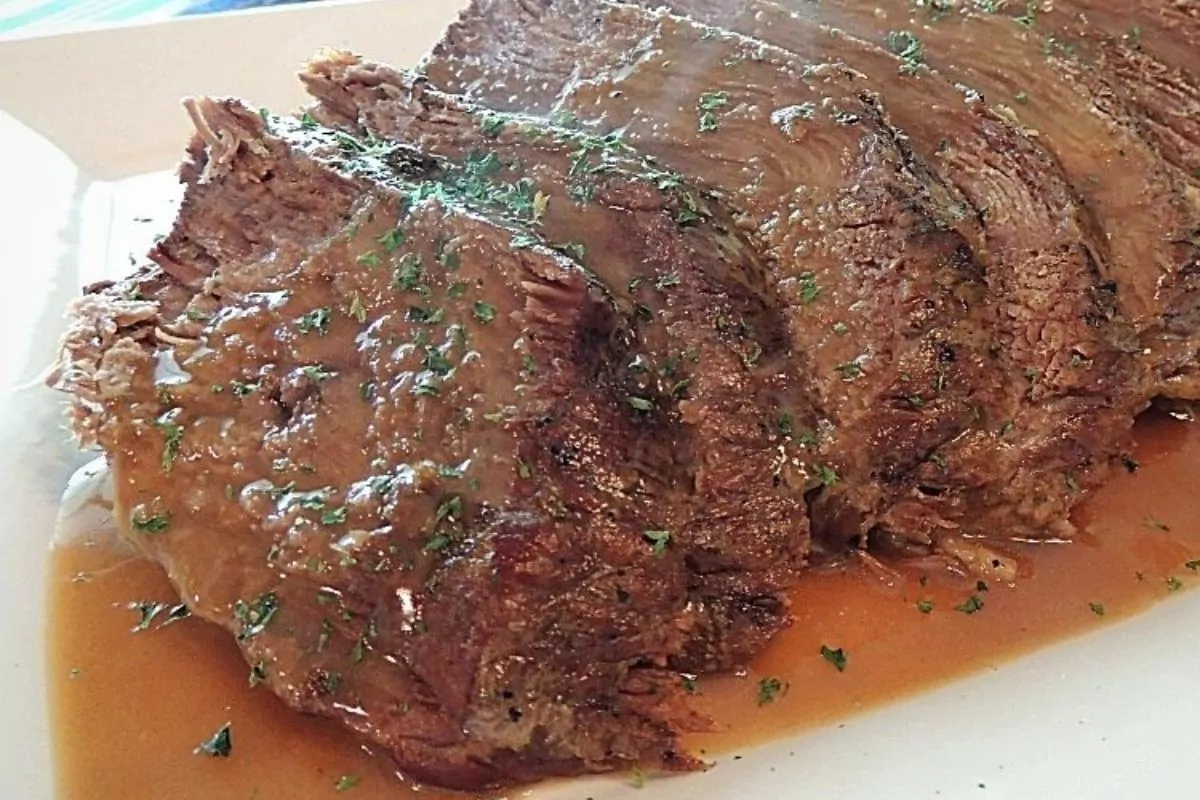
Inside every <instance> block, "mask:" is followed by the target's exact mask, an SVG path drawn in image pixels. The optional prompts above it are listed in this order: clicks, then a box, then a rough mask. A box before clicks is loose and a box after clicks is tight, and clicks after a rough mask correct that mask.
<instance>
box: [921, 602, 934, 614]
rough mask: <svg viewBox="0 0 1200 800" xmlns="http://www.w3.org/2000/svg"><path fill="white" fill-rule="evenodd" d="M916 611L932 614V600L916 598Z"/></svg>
mask: <svg viewBox="0 0 1200 800" xmlns="http://www.w3.org/2000/svg"><path fill="white" fill-rule="evenodd" d="M917 611H920V612H921V613H922V614H932V613H933V601H932V600H918V601H917Z"/></svg>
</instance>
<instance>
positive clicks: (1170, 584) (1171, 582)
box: [1166, 575, 1183, 592]
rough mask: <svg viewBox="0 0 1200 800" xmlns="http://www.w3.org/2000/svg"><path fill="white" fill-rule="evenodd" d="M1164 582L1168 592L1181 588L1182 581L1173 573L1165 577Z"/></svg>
mask: <svg viewBox="0 0 1200 800" xmlns="http://www.w3.org/2000/svg"><path fill="white" fill-rule="evenodd" d="M1166 584H1167V591H1168V592H1178V591H1179V590H1180V589H1182V588H1183V581H1181V580H1179V578H1176V577H1175V576H1174V575H1172V576H1170V577H1169V578H1167V580H1166Z"/></svg>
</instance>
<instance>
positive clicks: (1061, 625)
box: [49, 415, 1200, 800]
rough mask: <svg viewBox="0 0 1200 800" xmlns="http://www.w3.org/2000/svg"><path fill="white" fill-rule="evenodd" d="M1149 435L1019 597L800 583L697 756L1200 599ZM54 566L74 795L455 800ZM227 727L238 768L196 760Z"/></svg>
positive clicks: (820, 580)
mask: <svg viewBox="0 0 1200 800" xmlns="http://www.w3.org/2000/svg"><path fill="white" fill-rule="evenodd" d="M1137 439H1138V446H1137V448H1136V451H1135V452H1134V454H1133V458H1134V459H1135V460H1136V462H1138V466H1137V469H1136V471H1135V472H1131V473H1124V472H1123V473H1122V474H1120V475H1116V476H1114V478H1113V480H1112V481H1111V482H1110V484H1109V485H1108V486H1106V487H1105V488H1104V489H1103V490H1102V491H1100V492H1098V493H1096V494H1095V495H1094V496H1093V497H1092V498H1090V499H1089V500H1088V502H1087V503H1086V504H1085V505H1084V506H1082V507H1081V508H1080V509H1079V511H1078V512H1077V513H1076V515H1075V520H1076V522H1077V523H1078V526H1079V528H1080V534H1079V536H1078V538H1077V540H1076V541H1075V542H1072V543H1070V544H1053V545H1048V544H1043V545H1036V546H1035V545H1030V546H1028V547H1027V548H1026V549H1025V550H1024V552H1023V553H1022V555H1023V556H1024V560H1025V563H1026V564H1027V569H1026V573H1027V574H1023V575H1022V576H1021V577H1020V579H1019V580H1018V581H1017V583H1016V584H1015V585H1013V586H1007V585H988V586H986V588H985V587H984V586H981V585H977V584H976V581H975V580H974V579H969V580H968V579H966V578H963V577H962V576H954V575H949V574H947V573H946V572H945V571H944V570H940V571H939V570H934V569H932V568H929V569H921V568H920V567H916V566H913V567H907V566H906V567H903V568H901V569H900V570H899V571H897V572H892V571H890V570H887V569H882V570H881V569H877V568H871V567H867V566H864V565H863V564H861V563H859V562H855V563H851V564H850V565H848V566H846V567H844V568H839V569H829V570H822V571H814V572H812V573H810V574H808V575H806V576H805V577H804V579H803V580H802V581H801V582H800V585H799V586H798V587H797V588H796V590H795V591H794V592H793V595H792V598H793V608H794V615H795V624H794V625H793V626H792V628H791V629H790V630H788V631H787V632H785V633H784V634H783V635H781V636H780V637H779V639H778V640H777V641H776V642H775V643H774V644H773V645H772V646H771V648H770V649H769V650H768V651H767V652H765V653H764V654H762V656H761V657H760V658H759V659H758V660H757V661H756V662H755V664H754V665H753V669H752V670H750V674H748V675H747V676H744V677H735V676H722V677H714V678H708V677H702V678H700V680H699V681H698V684H697V700H696V702H697V705H698V707H699V708H701V709H702V710H706V711H708V712H710V713H711V714H712V715H713V717H714V718H715V719H716V720H717V722H718V724H719V725H720V726H721V727H722V730H721V731H719V732H718V733H713V734H705V735H703V736H697V737H693V738H692V740H691V741H690V743H689V744H690V745H691V746H692V747H694V748H697V749H700V748H702V749H704V750H705V752H706V755H707V756H708V757H709V758H713V757H716V759H717V760H718V761H719V760H720V755H719V754H720V753H722V752H727V751H729V749H731V748H733V747H744V746H747V745H751V744H754V743H755V742H761V741H763V740H766V739H770V738H772V737H777V736H780V735H784V734H787V733H791V732H795V731H798V730H802V729H804V728H808V727H813V726H815V725H819V724H822V723H827V722H829V721H831V720H835V719H839V718H844V717H846V716H848V715H850V714H853V713H856V712H860V711H863V710H865V709H869V708H871V707H873V706H876V705H879V704H881V703H883V702H886V701H889V700H894V699H897V698H899V697H901V696H904V695H907V694H911V693H913V692H916V691H918V690H921V689H924V688H929V687H930V686H933V685H936V684H938V683H941V682H943V681H945V680H948V679H950V678H954V677H957V676H961V675H964V674H968V673H971V672H974V671H977V670H979V669H982V668H986V667H989V666H993V665H996V664H998V663H1000V662H1003V661H1005V660H1007V659H1009V658H1012V657H1014V656H1016V655H1019V654H1021V653H1024V652H1027V651H1029V650H1031V649H1034V648H1036V647H1039V646H1042V645H1045V644H1048V643H1051V642H1054V641H1056V640H1060V639H1063V638H1065V637H1068V636H1072V635H1077V634H1082V633H1086V632H1088V631H1090V630H1094V629H1096V628H1097V627H1098V626H1101V625H1104V624H1107V623H1110V622H1112V621H1114V620H1119V619H1121V618H1123V617H1128V616H1130V615H1132V614H1135V613H1137V612H1139V611H1142V610H1145V609H1146V608H1147V607H1149V606H1150V605H1151V604H1153V603H1154V602H1155V601H1158V600H1161V599H1164V598H1167V597H1170V596H1171V595H1173V594H1177V593H1179V592H1181V591H1183V590H1186V589H1188V588H1190V587H1192V586H1194V585H1200V571H1198V570H1200V562H1197V561H1196V560H1197V559H1200V523H1197V522H1196V521H1197V520H1200V497H1198V496H1197V495H1196V494H1195V492H1194V487H1195V486H1196V485H1198V484H1200V427H1198V426H1196V425H1192V424H1188V423H1184V422H1180V421H1176V420H1174V419H1171V418H1169V417H1166V416H1161V415H1155V416H1150V417H1147V418H1145V419H1143V420H1142V421H1140V422H1139V424H1138V435H1137ZM1131 466H1132V465H1131ZM1189 562H1191V566H1188V565H1189ZM52 569H53V575H52V581H51V586H52V588H51V598H50V602H51V620H52V626H51V634H50V635H51V645H50V665H49V669H50V675H49V685H50V687H51V696H52V703H53V713H54V718H55V725H56V735H57V761H58V796H59V797H60V798H62V799H63V800H76V798H88V800H142V798H145V799H146V800H150V799H152V798H153V799H154V800H157V799H158V798H165V797H170V798H173V800H188V799H189V798H197V800H200V799H201V798H202V799H203V800H212V798H214V797H220V798H239V799H240V798H245V799H246V800H252V799H253V798H261V800H272V798H288V799H289V800H291V799H292V798H294V799H295V800H304V799H305V798H318V797H319V798H328V797H331V796H337V795H338V790H339V788H340V789H342V790H344V791H345V794H346V796H348V797H353V798H366V799H372V798H380V799H382V798H387V799H388V800H398V799H400V798H404V797H410V796H411V797H420V798H435V799H436V798H438V797H449V796H451V795H443V794H440V793H438V792H431V791H429V790H420V791H418V790H415V789H412V788H406V787H407V786H408V784H406V783H404V782H403V781H402V780H401V779H400V778H398V777H397V776H396V775H394V774H393V771H392V770H391V769H390V768H389V766H388V764H387V762H386V759H380V758H375V757H373V756H371V754H370V753H368V752H366V751H365V750H364V749H363V748H361V747H360V746H359V745H358V744H357V743H356V742H355V741H354V740H353V739H352V738H351V737H349V736H347V735H345V734H344V733H343V732H342V731H341V729H340V728H339V727H338V726H336V725H334V724H332V723H328V722H325V721H323V720H318V719H312V718H307V717H303V716H301V715H299V714H296V713H295V712H293V711H291V710H289V709H287V708H286V707H284V705H283V704H282V703H281V702H279V701H278V700H276V699H275V698H274V697H273V696H272V695H271V694H270V692H269V691H267V690H266V689H265V688H263V687H258V688H251V687H250V685H249V682H248V680H247V667H246V663H245V661H244V660H243V659H242V657H241V656H240V654H239V653H238V650H237V647H236V646H235V644H234V642H233V640H232V638H231V637H230V636H229V635H228V634H226V633H225V632H224V631H221V630H218V629H217V628H215V627H213V626H210V625H207V624H205V623H203V622H200V621H198V620H195V619H182V620H179V621H177V622H172V623H171V624H169V625H166V626H165V627H164V626H162V623H163V622H164V621H165V620H166V619H167V616H168V613H169V612H168V611H167V610H164V611H162V612H160V613H159V614H158V615H157V616H155V617H154V619H153V620H151V622H150V624H149V626H148V629H147V630H143V631H138V632H136V633H135V632H131V630H132V629H133V628H135V627H137V626H138V624H139V622H140V621H141V619H142V615H141V614H140V613H139V611H138V610H136V608H134V609H131V608H130V604H137V603H141V602H147V601H155V602H161V603H164V604H167V605H168V606H170V605H171V604H173V603H175V602H177V595H176V594H175V592H174V590H173V589H172V587H171V585H170V584H169V583H168V582H167V580H166V578H165V577H164V576H163V574H162V572H161V570H160V569H159V567H158V566H156V565H154V564H151V563H149V562H147V561H144V560H141V559H139V558H137V557H136V556H132V555H130V554H129V553H128V551H125V550H122V549H120V548H119V547H116V546H114V545H113V544H112V543H110V542H106V541H97V542H94V543H91V544H88V543H82V544H78V545H73V546H69V547H64V548H61V549H59V550H57V551H56V552H55V553H54V559H53V567H52ZM968 611H970V612H972V613H968ZM1180 634H1181V635H1183V634H1184V632H1182V631H1181V632H1180ZM823 646H824V647H826V648H828V649H829V652H828V655H827V656H823V655H822V647H823ZM837 650H840V651H841V655H842V656H844V658H845V662H844V664H843V666H844V671H839V670H838V669H837V665H836V664H835V662H839V659H838V657H837V655H836V654H835V653H834V651H837ZM948 654H953V655H948ZM771 679H773V681H772V680H771ZM764 680H767V681H768V684H767V690H766V692H765V693H763V692H762V682H763V681H764ZM776 681H777V684H776V683H775V682H776ZM776 686H777V687H778V688H777V689H775V690H773V687H776ZM760 695H762V696H761V697H760ZM767 697H769V698H770V702H765V703H763V704H761V705H760V699H761V700H765V699H767ZM226 722H229V723H231V740H232V750H231V752H230V754H229V757H227V758H217V757H210V756H207V755H203V754H196V753H195V752H194V751H195V750H196V748H197V747H198V746H199V745H200V744H201V743H202V742H204V741H205V740H207V739H209V738H210V737H211V736H212V735H213V734H214V733H215V732H216V731H217V730H218V729H219V728H221V727H222V726H223V725H224V724H225V723H226ZM719 768H720V767H719V766H718V767H717V769H719ZM523 793H524V792H523V791H518V792H515V794H523ZM458 797H461V795H458Z"/></svg>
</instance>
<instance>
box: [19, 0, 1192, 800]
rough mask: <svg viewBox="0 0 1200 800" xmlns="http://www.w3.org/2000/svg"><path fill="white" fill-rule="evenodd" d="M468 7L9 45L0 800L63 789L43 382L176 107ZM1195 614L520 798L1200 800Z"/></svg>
mask: <svg viewBox="0 0 1200 800" xmlns="http://www.w3.org/2000/svg"><path fill="white" fill-rule="evenodd" d="M457 6H458V3H452V2H446V3H429V2H421V1H420V0H406V1H398V0H397V1H393V2H351V3H331V4H320V5H317V6H312V7H302V8H294V9H287V10H272V11H266V12H249V13H243V14H235V15H228V16H218V17H213V18H195V19H187V20H181V21H176V22H170V23H161V24H155V25H150V26H141V27H127V28H115V29H108V30H101V31H92V32H86V33H74V34H66V35H58V36H50V37H44V38H38V39H28V40H11V41H6V42H0V75H3V76H4V78H3V80H2V81H0V193H2V194H0V198H2V199H0V210H2V212H3V213H0V266H2V268H3V280H4V283H3V288H2V289H0V480H3V482H4V483H3V485H4V486H5V487H6V488H7V492H6V497H5V502H3V503H0V596H2V597H3V603H2V604H0V654H2V658H0V679H2V684H0V685H2V686H3V688H2V689H0V718H2V719H3V720H4V721H5V723H6V724H5V725H3V726H0V797H4V798H14V799H18V798H19V799H28V800H38V799H40V798H50V797H52V796H53V763H52V735H51V729H50V723H49V717H48V713H47V698H46V679H45V675H44V660H45V649H46V648H45V642H46V639H47V636H48V635H50V633H51V632H50V631H49V630H48V625H49V621H48V620H47V617H46V614H45V610H44V606H45V600H44V598H45V592H46V580H45V570H46V562H47V553H48V550H49V547H50V543H51V540H52V535H53V532H54V529H55V519H56V515H57V512H58V508H59V499H60V496H61V491H62V488H63V486H64V485H65V483H66V481H67V478H68V477H69V476H70V475H71V473H72V472H73V471H74V470H75V469H76V468H77V467H78V466H79V465H80V464H82V463H84V461H85V460H86V457H85V456H82V455H80V454H79V453H77V452H76V450H75V448H74V446H73V445H72V443H71V442H70V440H69V437H68V436H67V434H66V432H65V430H64V427H63V425H62V415H61V400H60V398H58V397H56V396H55V395H53V394H52V393H51V392H50V391H48V390H46V389H44V388H42V387H41V383H40V376H41V374H42V373H43V371H44V369H45V366H46V365H47V364H48V363H49V362H50V360H51V359H52V357H53V353H54V345H55V341H56V338H57V335H58V332H59V330H60V327H61V316H62V311H63V309H64V307H65V306H66V304H67V303H68V302H69V300H70V299H71V297H73V296H74V295H75V294H76V293H77V292H78V289H79V287H80V286H81V285H83V284H85V283H88V282H91V281H94V280H97V279H99V278H102V277H106V276H112V275H116V274H120V273H121V272H122V271H123V270H124V269H125V268H127V266H128V261H127V255H128V253H129V252H131V251H136V250H138V249H141V248H144V247H145V246H146V245H147V244H148V242H149V238H150V237H151V236H152V235H153V234H154V233H155V232H157V231H158V230H159V229H160V226H159V225H156V224H155V223H154V222H149V223H146V222H136V221H135V220H139V219H147V218H148V219H151V220H153V219H155V218H156V217H158V218H161V217H162V216H163V214H169V201H170V197H171V194H172V180H171V179H170V177H169V175H168V174H165V173H164V171H166V170H170V168H171V167H172V166H173V164H174V162H175V161H176V160H177V159H178V157H179V155H180V153H181V152H182V147H183V144H184V142H185V141H186V137H187V135H188V132H189V125H188V121H187V119H186V116H185V115H184V114H183V112H182V110H181V108H180V106H179V102H178V101H179V99H180V98H181V97H183V96H185V95H187V94H201V93H213V94H237V95H241V96H244V97H247V98H249V99H251V100H252V101H253V102H256V103H261V104H264V105H269V106H271V107H274V108H278V109H287V108H291V107H293V106H295V105H296V104H297V103H298V102H300V101H301V99H302V93H301V91H300V89H299V86H298V84H297V83H296V82H295V81H294V80H293V79H292V77H291V72H292V71H293V67H294V66H296V65H298V64H299V63H300V62H301V61H302V60H303V59H304V58H305V57H306V56H308V55H309V54H311V52H313V51H314V50H315V49H316V48H317V47H319V46H321V45H336V46H343V47H348V48H351V49H354V50H357V51H359V52H362V53H364V54H366V55H369V56H373V57H376V58H380V59H382V60H387V61H391V62H393V63H400V64H403V63H411V62H412V61H413V60H415V59H416V58H417V57H418V56H419V55H420V53H421V52H422V51H423V50H424V49H425V48H426V47H427V46H428V45H429V44H430V43H432V42H433V41H434V40H435V39H436V37H437V34H438V32H439V31H440V29H441V27H442V26H443V25H444V24H445V22H447V21H448V20H449V19H450V18H451V17H452V16H453V14H454V12H455V10H456V8H457ZM1079 580H1081V581H1086V580H1087V576H1086V575H1080V576H1079ZM1017 591H1019V587H1018V589H1017ZM981 623H983V624H986V622H984V621H983V620H981ZM1198 625H1200V593H1195V592H1192V593H1186V594H1184V595H1182V596H1180V597H1178V598H1175V599H1173V600H1171V601H1169V602H1165V603H1163V604H1161V605H1159V606H1157V607H1156V608H1154V609H1153V610H1151V611H1150V612H1148V613H1146V614H1143V615H1141V616H1139V617H1136V618H1134V619H1131V620H1128V621H1126V622H1124V623H1121V624H1117V625H1111V626H1105V627H1104V628H1102V629H1100V630H1098V631H1097V632H1095V633H1093V634H1090V635H1088V636H1086V637H1082V638H1078V639H1075V640H1072V641H1069V642H1065V643H1062V644H1059V645H1057V646H1055V647H1052V648H1048V649H1045V650H1042V651H1040V652H1038V653H1035V654H1033V655H1030V656H1027V657H1024V658H1021V659H1019V660H1016V661H1011V662H1008V663H1005V664H997V665H995V666H994V667H992V668H991V669H990V670H988V671H986V672H984V673H982V674H978V675H976V676H975V677H973V678H970V679H968V680H964V681H960V682H957V683H953V684H949V685H946V686H944V687H941V688H939V689H937V690H934V691H931V692H928V693H925V694H923V695H920V696H918V697H914V698H910V699H907V700H902V701H898V702H896V703H894V704H892V705H890V706H887V707H885V708H882V709H878V710H874V711H866V712H864V713H863V714H861V715H859V716H856V717H853V718H850V719H847V720H845V721H844V722H843V723H841V724H838V725H834V726H830V727H827V728H823V729H820V730H815V731H810V732H808V733H805V734H802V735H798V736H795V737H793V738H791V739H788V740H785V741H780V742H777V743H774V744H771V745H767V746H764V747H760V748H756V749H753V750H748V751H745V752H737V753H729V754H724V755H720V756H717V757H716V758H715V762H716V766H715V768H714V769H712V770H711V771H710V772H708V773H706V774H703V775H695V776H688V777H683V778H674V779H670V780H651V781H649V782H647V784H646V785H645V787H644V788H641V789H638V788H635V787H633V786H631V785H629V784H628V783H627V782H623V781H621V780H613V779H605V780H585V781H575V782H570V783H563V784H557V785H554V786H548V787H543V788H539V789H534V790H529V791H521V792H518V793H516V795H517V796H527V797H531V798H535V799H536V800H555V798H563V800H566V799H567V798H584V797H592V798H596V800H601V799H602V798H603V799H604V800H613V799H615V798H626V797H630V798H631V797H640V798H645V797H653V798H658V799H660V800H683V798H687V800H716V799H717V798H734V797H754V798H790V797H832V798H847V799H848V800H868V799H869V800H879V799H880V798H896V799H897V800H910V799H915V798H931V797H945V798H960V797H962V798H973V797H979V798H1014V799H1016V798H1020V799H1021V800H1025V799H1026V798H1030V797H1039V798H1045V799H1048V800H1058V799H1059V798H1061V799H1062V800H1075V799H1077V798H1083V799H1087V800H1091V799H1092V798H1096V799H1097V800H1100V799H1102V798H1113V799H1114V800H1116V799H1117V798H1144V797H1155V796H1160V797H1178V798H1187V797H1195V796H1198V795H1200V791H1198V790H1197V789H1196V788H1195V786H1196V778H1195V776H1194V774H1193V771H1192V770H1191V768H1190V765H1191V764H1192V762H1193V759H1194V757H1195V754H1196V752H1197V750H1198V748H1200V744H1197V742H1198V741H1200V680H1197V676H1198V675H1200V637H1197V636H1196V635H1195V633H1194V632H1195V630H1196V629H1197V626H1198ZM114 646H117V643H115V644H114ZM943 655H944V657H945V658H947V659H953V658H954V657H955V654H954V653H945V654H943ZM64 724H69V720H68V721H66V722H65V723H64ZM277 796H278V797H281V798H286V797H287V793H286V788H285V787H280V790H279V794H278V795H277ZM129 800H140V799H139V798H129ZM155 800H157V799H155Z"/></svg>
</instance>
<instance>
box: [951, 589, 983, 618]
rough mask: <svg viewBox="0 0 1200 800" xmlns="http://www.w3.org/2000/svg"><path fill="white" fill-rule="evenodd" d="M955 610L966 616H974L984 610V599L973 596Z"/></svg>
mask: <svg viewBox="0 0 1200 800" xmlns="http://www.w3.org/2000/svg"><path fill="white" fill-rule="evenodd" d="M955 609H957V610H958V611H961V612H963V613H964V614H974V613H975V612H976V611H982V610H983V598H982V597H980V596H979V595H977V594H973V595H971V596H970V597H968V598H967V599H966V600H964V601H963V602H962V603H961V604H959V605H957V606H955Z"/></svg>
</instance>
